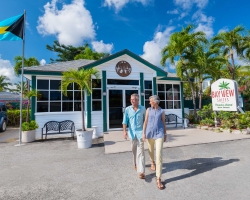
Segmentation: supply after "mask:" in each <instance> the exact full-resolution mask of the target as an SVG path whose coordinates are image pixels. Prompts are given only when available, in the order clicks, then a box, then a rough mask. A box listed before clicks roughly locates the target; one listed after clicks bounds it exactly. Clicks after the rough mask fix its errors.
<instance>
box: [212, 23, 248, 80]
mask: <svg viewBox="0 0 250 200" xmlns="http://www.w3.org/2000/svg"><path fill="white" fill-rule="evenodd" d="M244 30H245V28H244V27H242V26H236V27H235V28H234V29H233V30H231V31H228V32H221V33H219V34H218V35H217V36H215V37H214V38H212V40H211V41H212V43H213V45H212V48H220V49H222V50H223V55H224V56H225V57H226V58H227V59H229V60H231V63H229V64H228V66H227V67H228V70H229V72H230V74H231V77H232V79H233V80H235V63H234V53H236V54H237V55H239V56H241V55H242V51H243V49H242V48H243V47H242V46H243V43H242V41H243V36H242V33H243V32H244Z"/></svg>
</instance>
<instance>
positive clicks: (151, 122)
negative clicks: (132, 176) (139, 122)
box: [143, 95, 167, 190]
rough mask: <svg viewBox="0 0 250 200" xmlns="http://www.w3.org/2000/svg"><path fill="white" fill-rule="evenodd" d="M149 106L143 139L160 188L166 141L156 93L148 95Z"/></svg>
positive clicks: (163, 121)
mask: <svg viewBox="0 0 250 200" xmlns="http://www.w3.org/2000/svg"><path fill="white" fill-rule="evenodd" d="M149 101H150V102H149V103H150V105H151V107H150V108H148V109H147V111H146V117H145V122H144V125H143V140H144V141H145V139H147V142H148V152H149V157H150V161H151V167H150V168H151V170H153V171H155V170H156V180H157V187H158V188H159V189H160V190H162V189H164V186H163V184H162V182H161V175H162V146H163V142H166V139H167V134H166V131H167V129H166V124H165V112H164V110H163V109H161V107H160V106H159V103H160V98H159V97H158V96H157V95H153V96H151V97H149ZM154 146H155V149H156V166H155V161H154Z"/></svg>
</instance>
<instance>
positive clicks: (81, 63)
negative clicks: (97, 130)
mask: <svg viewBox="0 0 250 200" xmlns="http://www.w3.org/2000/svg"><path fill="white" fill-rule="evenodd" d="M125 54H126V55H128V56H130V57H132V58H134V59H135V60H137V61H138V62H140V63H142V64H144V65H146V66H147V67H149V68H151V69H153V70H154V71H156V75H157V76H158V77H159V78H167V79H168V77H169V76H168V72H166V71H164V70H162V69H160V68H159V67H157V66H155V65H153V64H151V63H150V62H148V61H146V60H144V59H143V58H141V57H140V56H138V55H136V54H134V53H132V52H131V51H129V50H127V49H124V50H122V51H119V52H117V53H115V54H112V55H110V56H107V57H105V58H102V59H100V60H85V59H81V60H72V61H66V62H59V63H52V64H48V65H44V66H32V67H24V74H33V75H62V72H64V71H66V70H68V69H70V68H73V69H81V68H83V67H84V69H89V68H92V67H96V66H98V65H101V64H103V63H105V62H108V61H110V60H113V59H115V58H118V57H120V56H122V55H125ZM169 75H170V76H171V77H169V78H171V79H173V78H174V79H178V80H180V79H179V78H178V77H176V76H173V75H172V74H169Z"/></svg>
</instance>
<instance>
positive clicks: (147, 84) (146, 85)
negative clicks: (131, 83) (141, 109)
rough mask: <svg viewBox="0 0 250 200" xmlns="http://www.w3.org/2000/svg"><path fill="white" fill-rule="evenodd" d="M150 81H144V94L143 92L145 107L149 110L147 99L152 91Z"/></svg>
mask: <svg viewBox="0 0 250 200" xmlns="http://www.w3.org/2000/svg"><path fill="white" fill-rule="evenodd" d="M152 88H153V86H152V81H144V92H145V104H144V105H145V107H146V108H149V107H150V104H149V97H150V96H152V94H153V91H152Z"/></svg>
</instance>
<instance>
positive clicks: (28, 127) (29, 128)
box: [22, 90, 38, 142]
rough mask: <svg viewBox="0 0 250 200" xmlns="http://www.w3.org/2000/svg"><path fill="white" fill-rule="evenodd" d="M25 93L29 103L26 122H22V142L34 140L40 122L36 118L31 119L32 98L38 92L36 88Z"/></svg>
mask: <svg viewBox="0 0 250 200" xmlns="http://www.w3.org/2000/svg"><path fill="white" fill-rule="evenodd" d="M23 95H24V97H26V98H27V99H28V104H27V115H26V122H23V123H22V142H33V141H35V139H36V129H37V128H38V124H37V123H36V122H35V121H34V120H32V121H30V112H29V110H30V98H31V97H34V96H35V97H36V96H37V95H38V93H37V91H36V90H30V91H28V90H25V91H24V93H23Z"/></svg>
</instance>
